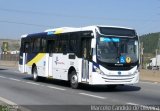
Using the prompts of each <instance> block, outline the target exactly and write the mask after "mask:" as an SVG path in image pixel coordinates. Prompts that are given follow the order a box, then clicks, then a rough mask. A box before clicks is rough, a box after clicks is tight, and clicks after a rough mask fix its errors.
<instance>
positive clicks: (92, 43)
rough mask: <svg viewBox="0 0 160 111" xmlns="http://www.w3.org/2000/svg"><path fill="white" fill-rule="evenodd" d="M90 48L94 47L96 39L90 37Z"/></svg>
mask: <svg viewBox="0 0 160 111" xmlns="http://www.w3.org/2000/svg"><path fill="white" fill-rule="evenodd" d="M91 48H96V39H92V41H91Z"/></svg>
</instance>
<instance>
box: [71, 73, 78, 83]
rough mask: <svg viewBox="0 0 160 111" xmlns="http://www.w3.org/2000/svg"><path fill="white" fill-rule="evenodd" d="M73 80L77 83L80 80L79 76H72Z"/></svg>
mask: <svg viewBox="0 0 160 111" xmlns="http://www.w3.org/2000/svg"><path fill="white" fill-rule="evenodd" d="M71 82H72V83H73V84H75V83H77V82H78V78H77V76H76V75H74V76H72V79H71Z"/></svg>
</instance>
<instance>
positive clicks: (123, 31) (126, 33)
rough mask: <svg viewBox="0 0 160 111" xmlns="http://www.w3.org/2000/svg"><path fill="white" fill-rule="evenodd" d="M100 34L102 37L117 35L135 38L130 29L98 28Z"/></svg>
mask: <svg viewBox="0 0 160 111" xmlns="http://www.w3.org/2000/svg"><path fill="white" fill-rule="evenodd" d="M99 29H100V33H101V34H104V35H118V36H135V35H136V33H135V31H134V30H131V29H123V28H111V27H99Z"/></svg>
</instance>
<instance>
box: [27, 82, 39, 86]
mask: <svg viewBox="0 0 160 111" xmlns="http://www.w3.org/2000/svg"><path fill="white" fill-rule="evenodd" d="M25 83H27V84H32V85H38V86H39V85H40V84H38V83H34V82H25Z"/></svg>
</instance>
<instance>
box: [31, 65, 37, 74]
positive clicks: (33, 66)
mask: <svg viewBox="0 0 160 111" xmlns="http://www.w3.org/2000/svg"><path fill="white" fill-rule="evenodd" d="M35 67H37V66H36V64H35V63H33V64H32V74H33V71H34V68H35Z"/></svg>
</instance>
